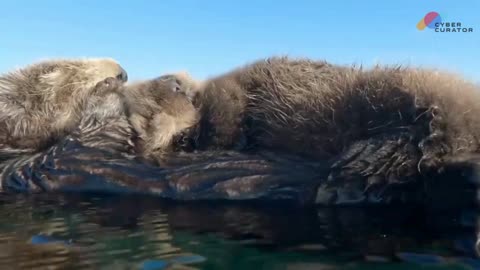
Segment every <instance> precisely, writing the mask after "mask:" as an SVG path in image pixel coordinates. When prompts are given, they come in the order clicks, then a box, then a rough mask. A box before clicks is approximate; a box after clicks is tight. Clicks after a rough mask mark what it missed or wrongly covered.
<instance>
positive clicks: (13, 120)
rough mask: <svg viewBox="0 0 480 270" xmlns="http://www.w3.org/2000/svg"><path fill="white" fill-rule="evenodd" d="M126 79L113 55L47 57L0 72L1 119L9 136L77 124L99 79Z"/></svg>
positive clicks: (44, 133)
mask: <svg viewBox="0 0 480 270" xmlns="http://www.w3.org/2000/svg"><path fill="white" fill-rule="evenodd" d="M109 77H113V78H116V79H118V80H120V81H122V82H125V81H126V80H127V73H126V72H125V70H124V69H123V68H122V67H121V66H120V65H119V64H118V63H117V62H115V60H113V59H109V58H86V59H66V60H46V61H41V62H37V63H34V64H32V65H29V66H26V67H23V68H20V69H18V70H16V71H13V72H10V73H7V74H4V75H0V108H1V109H2V111H3V113H2V114H1V115H0V123H2V124H3V125H4V126H5V128H4V129H5V130H6V132H5V133H7V134H8V136H10V137H13V138H17V139H18V138H21V137H23V136H25V135H29V134H30V135H32V136H37V137H41V138H43V139H45V138H47V137H49V136H51V134H52V133H53V132H63V131H65V130H69V129H71V128H73V127H75V125H76V123H77V120H78V119H79V117H80V116H79V115H80V112H81V111H82V109H83V107H84V104H85V103H86V102H87V101H88V100H89V97H91V96H92V95H94V94H95V92H96V87H95V86H96V85H97V83H99V82H101V81H103V80H105V79H106V78H109Z"/></svg>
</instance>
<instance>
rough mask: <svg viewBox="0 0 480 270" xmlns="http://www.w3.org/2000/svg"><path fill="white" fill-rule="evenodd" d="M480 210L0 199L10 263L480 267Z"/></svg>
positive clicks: (3, 252) (1, 237) (2, 253)
mask: <svg viewBox="0 0 480 270" xmlns="http://www.w3.org/2000/svg"><path fill="white" fill-rule="evenodd" d="M476 215H477V213H476V212H474V211H471V212H469V211H463V212H461V213H460V212H458V211H457V212H455V213H448V212H430V211H428V212H427V211H420V210H418V209H416V208H412V209H405V208H390V209H387V210H386V209H383V210H382V209H375V208H373V209H372V208H370V209H361V208H334V209H332V208H330V209H313V208H312V209H300V208H295V207H290V206H287V205H281V204H276V205H254V204H232V203H224V202H223V203H222V202H215V203H198V202H197V203H173V202H166V201H161V200H157V199H153V198H141V197H106V196H100V195H95V196H94V195H91V196H78V195H28V196H27V195H15V196H3V195H2V197H0V220H1V221H0V265H1V266H2V268H1V269H148V270H153V269H299V270H307V269H308V270H309V269H324V270H326V269H480V262H479V261H478V260H477V259H476V256H475V252H474V244H475V241H476V232H475V223H476V219H477V217H476Z"/></svg>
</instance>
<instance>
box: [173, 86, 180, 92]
mask: <svg viewBox="0 0 480 270" xmlns="http://www.w3.org/2000/svg"><path fill="white" fill-rule="evenodd" d="M173 90H174V91H175V92H180V90H181V89H180V87H179V86H175V88H174V89H173Z"/></svg>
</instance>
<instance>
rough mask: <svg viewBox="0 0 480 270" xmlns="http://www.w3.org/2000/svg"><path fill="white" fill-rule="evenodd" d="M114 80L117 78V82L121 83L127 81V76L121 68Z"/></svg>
mask: <svg viewBox="0 0 480 270" xmlns="http://www.w3.org/2000/svg"><path fill="white" fill-rule="evenodd" d="M116 78H117V80H120V81H122V82H127V81H128V74H127V72H126V71H125V70H124V69H123V68H120V73H119V74H118V75H117V77H116Z"/></svg>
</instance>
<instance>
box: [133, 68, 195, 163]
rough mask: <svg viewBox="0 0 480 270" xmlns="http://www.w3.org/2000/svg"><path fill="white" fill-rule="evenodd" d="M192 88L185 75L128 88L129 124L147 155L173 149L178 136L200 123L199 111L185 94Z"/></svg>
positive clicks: (163, 77)
mask: <svg viewBox="0 0 480 270" xmlns="http://www.w3.org/2000/svg"><path fill="white" fill-rule="evenodd" d="M189 85H190V84H188V81H185V77H183V75H179V76H177V75H176V74H169V75H164V76H160V77H158V78H156V79H154V80H150V81H145V82H140V83H134V84H131V85H127V87H126V89H125V91H124V95H125V99H126V103H127V106H128V110H129V117H130V122H131V124H132V126H133V127H134V129H135V130H136V131H137V133H138V134H139V137H140V138H141V139H142V141H143V142H144V145H143V147H142V148H143V149H142V151H143V152H145V153H146V154H147V155H148V153H154V152H155V153H158V152H163V151H167V150H172V148H174V147H175V146H176V143H177V142H176V141H175V140H176V138H179V134H182V132H184V131H185V130H188V129H189V128H192V127H193V126H195V125H196V124H197V122H198V120H199V116H198V112H197V110H196V109H195V107H194V106H193V104H192V102H191V101H190V99H189V98H188V96H187V94H186V91H188V90H189V88H186V87H185V86H187V87H188V86H189Z"/></svg>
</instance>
